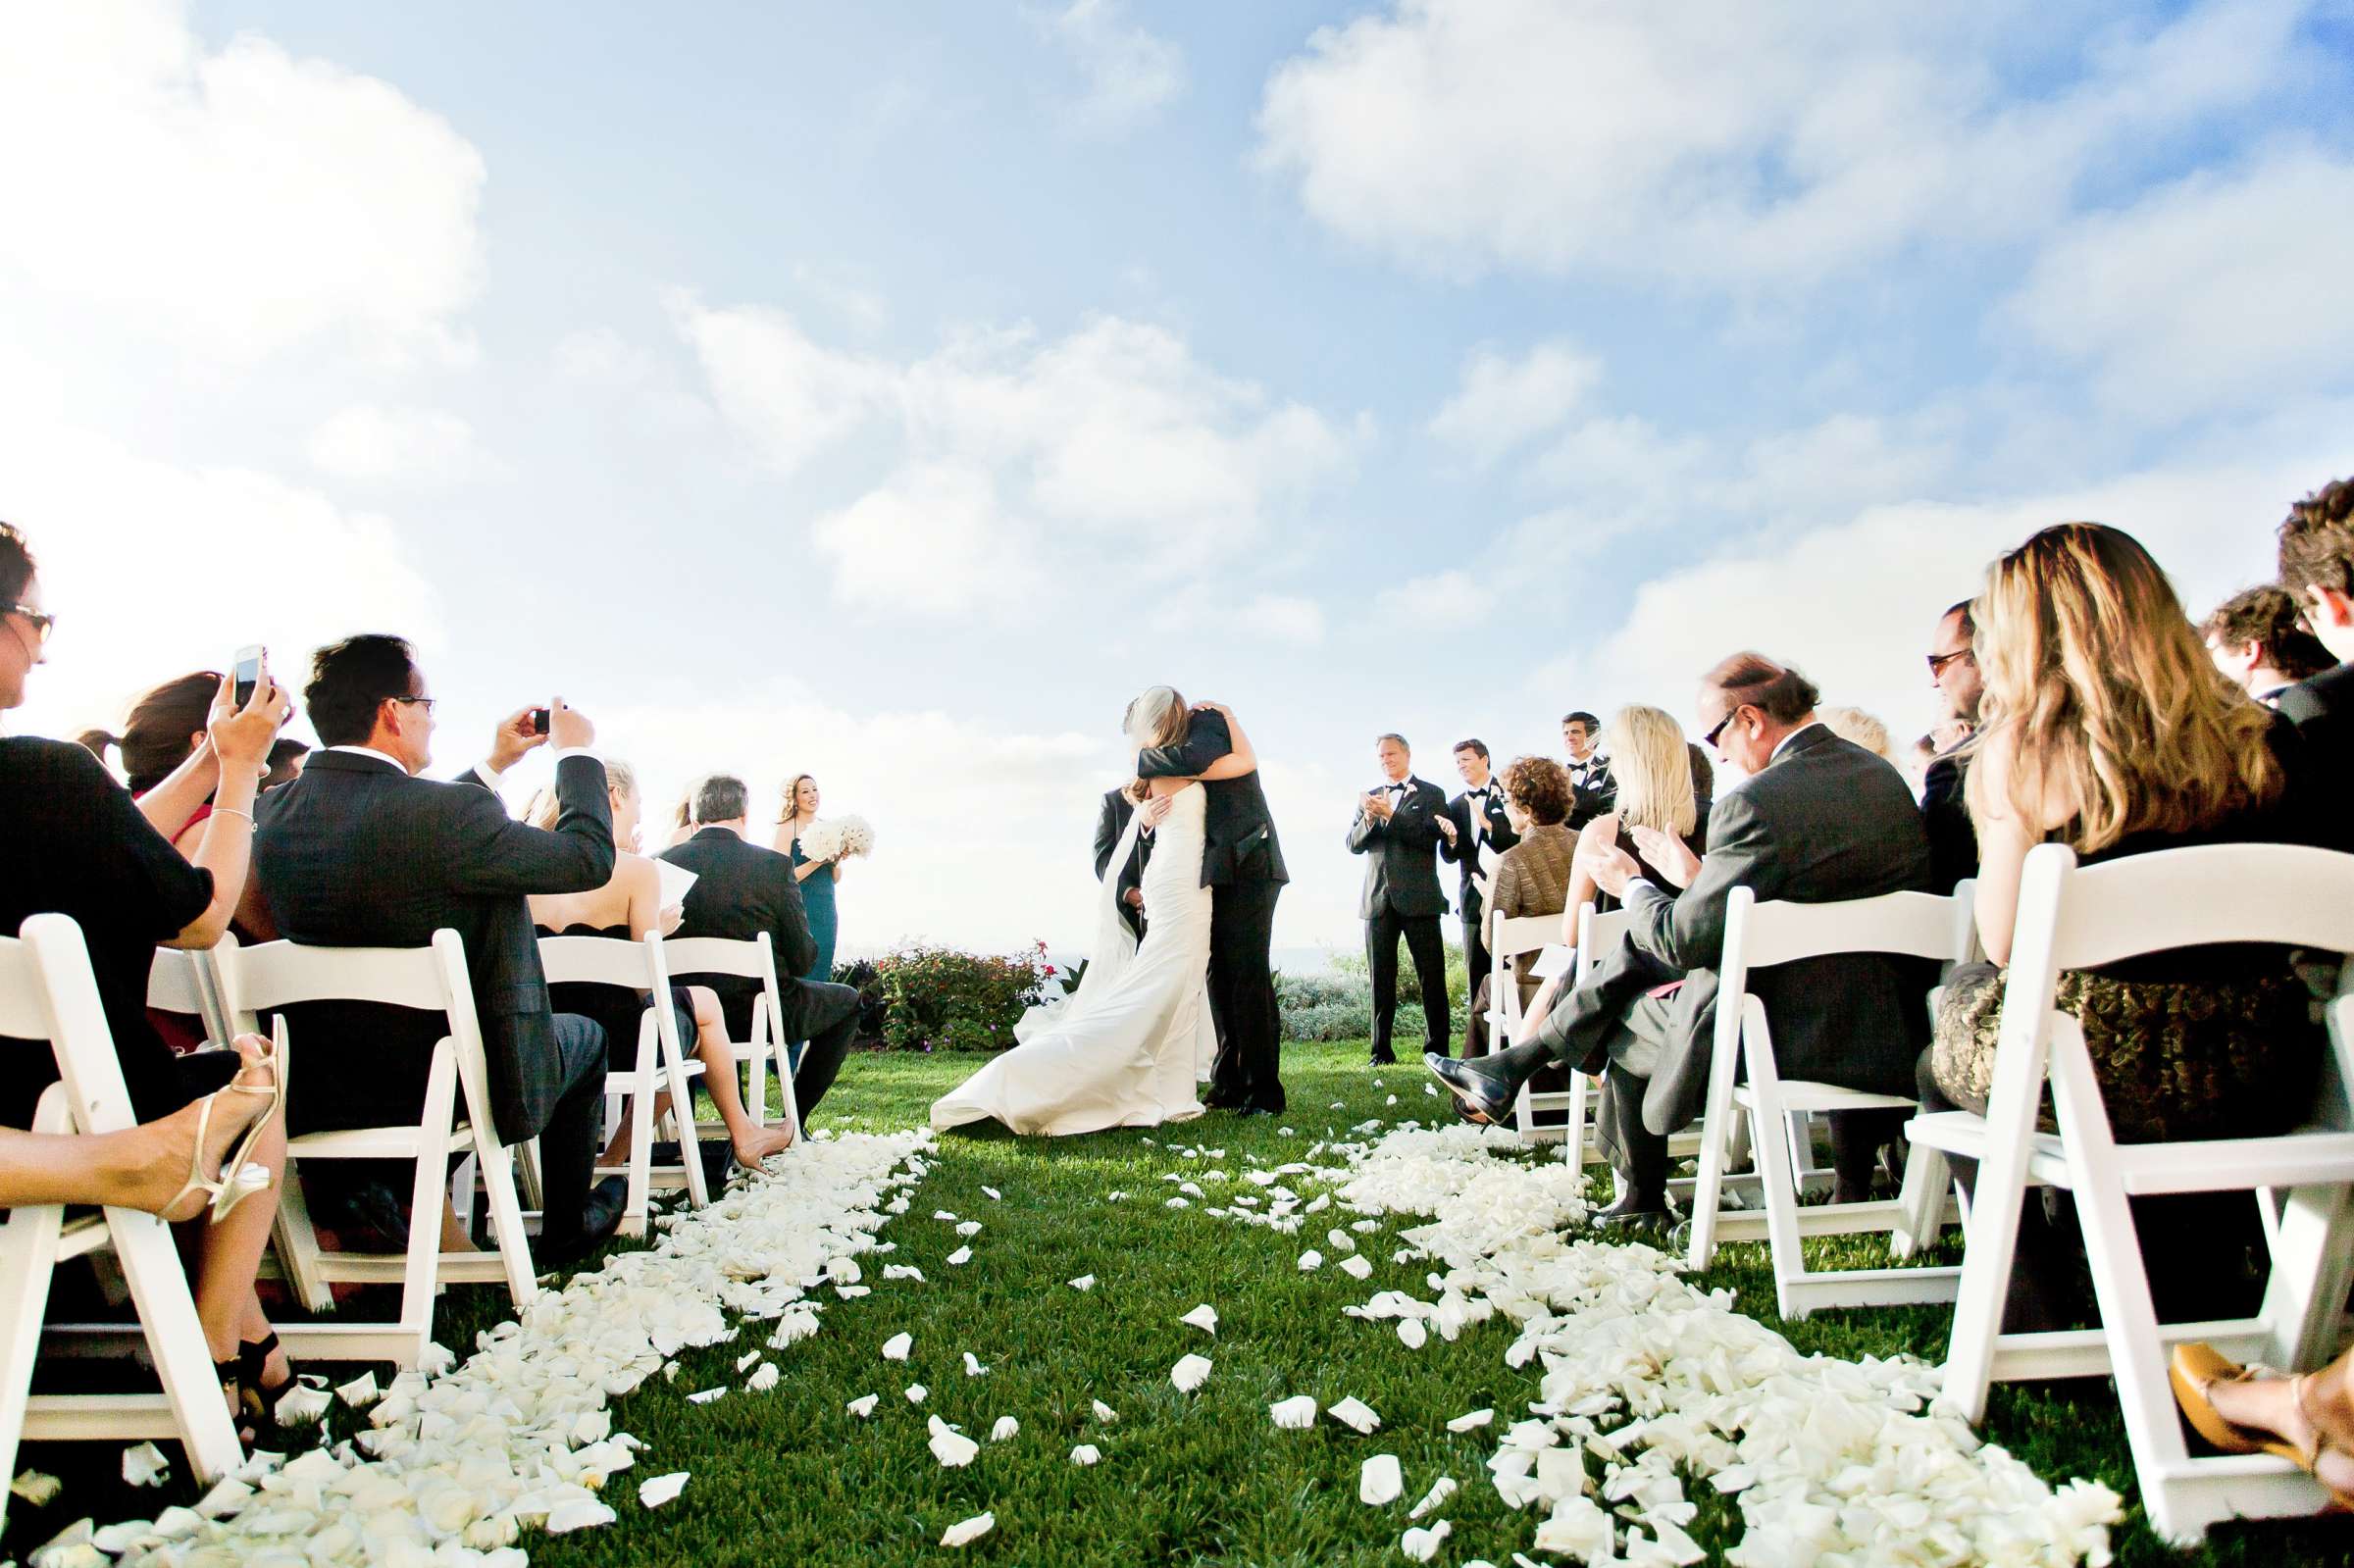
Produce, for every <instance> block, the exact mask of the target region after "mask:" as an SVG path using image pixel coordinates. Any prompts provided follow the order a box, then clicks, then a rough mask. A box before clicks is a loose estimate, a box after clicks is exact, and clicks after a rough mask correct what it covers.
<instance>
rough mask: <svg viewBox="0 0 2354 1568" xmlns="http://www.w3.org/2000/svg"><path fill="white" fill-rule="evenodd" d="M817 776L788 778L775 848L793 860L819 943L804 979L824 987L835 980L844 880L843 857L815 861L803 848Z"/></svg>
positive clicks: (813, 815)
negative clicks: (838, 888)
mask: <svg viewBox="0 0 2354 1568" xmlns="http://www.w3.org/2000/svg"><path fill="white" fill-rule="evenodd" d="M817 807H818V792H817V775H815V774H813V773H796V774H794V775H793V776H792V777H791V778H789V779H787V780H786V781H785V800H784V814H783V815H782V816H780V817H778V818H777V838H776V843H775V844H774V845H773V846H772V847H774V848H775V850H776V851H777V853H778V854H780V855H789V856H791V857H792V859H793V880H794V881H795V882H797V883H799V884H800V885H801V911H802V913H803V914H805V915H807V916H808V917H809V936H810V939H811V940H813V941H815V942H816V943H817V957H816V958H815V959H813V960H812V961H811V962H810V965H809V968H808V971H807V972H806V973H804V974H803V975H802V976H801V979H803V980H806V981H812V982H814V983H816V984H817V985H820V986H823V985H825V984H826V983H827V982H829V981H831V980H832V979H833V978H834V937H835V933H836V931H837V930H838V928H837V926H836V924H835V922H836V918H837V917H836V913H835V909H834V888H835V885H837V884H838V883H840V882H841V881H842V856H841V855H840V854H833V855H828V856H827V857H826V858H825V859H823V860H812V859H810V858H809V854H808V851H806V850H804V849H803V848H802V847H801V835H802V834H803V833H806V832H807V831H808V830H809V828H810V826H811V825H812V824H814V823H815V822H816V821H817Z"/></svg>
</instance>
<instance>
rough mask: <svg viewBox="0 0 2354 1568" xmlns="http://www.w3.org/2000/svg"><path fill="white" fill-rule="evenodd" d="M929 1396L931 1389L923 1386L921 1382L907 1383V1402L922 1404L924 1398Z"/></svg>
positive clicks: (930, 1395)
mask: <svg viewBox="0 0 2354 1568" xmlns="http://www.w3.org/2000/svg"><path fill="white" fill-rule="evenodd" d="M931 1397H932V1391H931V1390H930V1389H927V1388H925V1387H924V1386H923V1385H922V1384H920V1383H910V1384H909V1385H907V1402H908V1403H909V1404H922V1403H923V1402H924V1401H925V1400H926V1399H929V1398H931Z"/></svg>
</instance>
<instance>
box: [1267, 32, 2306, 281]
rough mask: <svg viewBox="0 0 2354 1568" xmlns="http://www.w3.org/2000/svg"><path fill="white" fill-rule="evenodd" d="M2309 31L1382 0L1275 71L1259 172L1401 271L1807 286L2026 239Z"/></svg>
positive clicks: (2209, 112) (2219, 103)
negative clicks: (1943, 245)
mask: <svg viewBox="0 0 2354 1568" xmlns="http://www.w3.org/2000/svg"><path fill="white" fill-rule="evenodd" d="M2304 9H2305V3H2304V0H2254V3H2239V0H2209V3H2208V4H2206V5H2203V6H2200V7H2198V8H2197V9H2194V10H2192V11H2191V12H2189V13H2188V14H2186V15H2182V16H2180V17H2178V18H2176V19H2175V20H2172V21H2168V20H2166V19H2165V18H2164V17H2163V15H2162V14H2153V15H2149V16H2145V17H2143V18H2141V19H2137V20H2136V21H2134V22H2130V23H2124V22H2121V21H2120V19H2118V18H2117V17H2116V16H2115V14H2114V12H2113V11H2110V10H2108V9H2106V8H2102V7H2097V6H2093V5H2091V4H2089V3H2079V4H2074V5H2061V6H2058V7H2053V6H2034V5H2029V4H2027V3H2026V0H2000V3H1995V4H1991V5H1975V6H1971V5H1959V4H1951V5H1932V6H1885V5H1877V4H1872V3H1869V0H1829V3H1824V4H1817V5H1806V6H1735V7H1729V8H1728V7H1679V6H1656V5H1648V4H1644V3H1642V0H1605V3H1601V4H1596V5H1587V6H1574V7H1570V6H1561V5H1557V4H1554V3H1553V0H1395V3H1394V4H1393V6H1392V7H1391V9H1390V10H1389V11H1388V12H1386V13H1384V14H1377V15H1372V16H1366V17H1362V18H1359V19H1357V20H1356V21H1354V22H1351V23H1348V24H1346V25H1340V26H1332V27H1324V28H1320V29H1318V30H1317V31H1316V32H1315V33H1314V34H1313V35H1312V36H1311V37H1310V38H1309V40H1308V42H1307V46H1306V49H1305V52H1304V53H1303V54H1301V55H1299V56H1297V57H1295V58H1294V59H1292V60H1290V61H1288V62H1287V63H1285V64H1284V65H1283V66H1281V67H1280V68H1278V69H1277V71H1276V72H1275V73H1274V74H1273V75H1272V76H1270V78H1269V79H1268V82H1267V85H1266V89H1265V93H1264V96H1263V99H1262V102H1261V107H1260V113H1259V121H1258V124H1259V132H1260V138H1261V139H1260V147H1259V155H1258V156H1259V162H1260V165H1261V167H1263V168H1265V169H1267V170H1268V171H1270V172H1272V173H1274V174H1276V175H1278V176H1280V177H1283V178H1285V179H1287V180H1288V181H1290V182H1291V183H1293V184H1294V185H1295V186H1296V188H1297V192H1298V195H1299V199H1300V202H1301V204H1302V206H1303V207H1304V208H1305V211H1306V212H1307V213H1308V214H1309V215H1310V216H1311V217H1313V218H1314V219H1315V220H1316V221H1318V222H1319V223H1321V224H1323V225H1325V226H1326V227H1328V228H1331V229H1333V230H1334V231H1336V232H1338V233H1340V234H1342V235H1343V236H1345V237H1347V238H1349V239H1351V240H1353V241H1355V242H1356V243H1359V244H1362V245H1365V246H1367V247H1370V248H1372V249H1375V250H1379V251H1382V252H1385V253H1388V254H1391V255H1393V256H1396V257H1399V258H1401V259H1403V260H1405V261H1407V262H1408V263H1410V264H1413V265H1417V266H1422V267H1428V268H1433V269H1438V270H1442V271H1447V272H1452V273H1476V272H1480V271H1485V270H1488V269H1491V268H1497V267H1504V268H1517V269H1531V270H1536V271H1540V272H1563V271H1569V270H1572V269H1579V268H1594V269H1598V270H1602V271H1606V272H1612V273H1617V274H1621V275H1627V276H1633V277H1636V278H1644V279H1652V278H1670V279H1679V278H1680V279H1685V280H1694V281H1701V282H1707V283H1710V284H1715V285H1724V286H1731V287H1736V288H1742V289H1748V288H1755V287H1760V286H1769V285H1772V284H1774V283H1777V282H1783V283H1787V282H1798V283H1805V282H1811V281H1815V280H1817V279H1819V278H1822V277H1824V276H1826V275H1829V274H1832V273H1836V272H1840V271H1844V270H1849V269H1853V268H1857V267H1860V266H1863V265H1866V264H1868V263H1870V262H1873V261H1876V260H1879V259H1882V258H1885V257H1888V256H1890V255H1892V254H1894V253H1896V252H1898V251H1900V250H1902V249H1904V248H1905V247H1907V246H1909V245H1912V244H1914V243H1916V242H1919V241H1922V240H1937V241H1944V242H1958V243H1964V244H1972V245H1975V244H1983V243H1988V242H1994V241H2002V240H2006V239H2015V238H2018V237H2021V236H2024V235H2029V234H2032V233H2034V232H2035V231H2036V230H2037V229H2038V228H2041V227H2042V226H2044V225H2046V224H2048V223H2049V222H2051V221H2052V220H2054V219H2055V218H2057V217H2058V216H2060V215H2061V214H2062V213H2064V212H2065V211H2066V209H2067V207H2068V205H2069V203H2070V201H2071V200H2072V198H2073V193H2074V190H2075V188H2076V185H2077V183H2078V181H2079V180H2080V179H2081V178H2082V177H2084V176H2085V175H2086V174H2087V173H2088V172H2091V171H2094V170H2099V171H2101V172H2102V173H2103V174H2108V173H2110V172H2111V170H2112V168H2113V166H2114V165H2115V164H2116V163H2117V162H2118V161H2120V160H2123V159H2129V158H2132V157H2137V156H2142V155H2145V154H2146V153H2147V152H2148V151H2149V150H2150V149H2152V148H2153V147H2156V146H2161V145H2164V144H2166V143H2167V142H2168V141H2169V140H2170V138H2175V137H2177V136H2181V135H2183V134H2186V133H2189V132H2192V131H2195V130H2196V129H2197V128H2198V127H2199V126H2202V125H2204V124H2205V123H2206V122H2207V121H2208V120H2209V119H2211V118H2212V117H2214V116H2215V115H2217V114H2219V113H2222V112H2227V111H2230V110H2233V109H2236V108H2238V107H2240V106H2243V105H2246V104H2249V103H2251V102H2254V101H2256V100H2258V99H2259V98H2260V97H2262V96H2263V95H2266V94H2268V93H2272V92H2276V91H2277V90H2278V84H2279V83H2280V82H2282V81H2283V80H2289V79H2295V76H2296V70H2295V66H2296V62H2297V59H2298V56H2297V54H2296V50H2297V48H2298V45H2297V44H2296V42H2295V39H2294V32H2295V27H2296V24H2297V21H2298V19H2299V17H2300V15H2301V13H2302V12H2303V11H2304ZM2086 38H2091V39H2093V40H2094V42H2093V43H2092V45H2091V46H2090V47H2087V46H2086V45H2085V42H2084V40H2085V39H2086ZM2016 83H2027V84H2031V85H2030V86H2029V88H2028V90H2026V91H2023V92H2018V93H2015V92H2013V91H2012V88H2013V86H2014V84H2016Z"/></svg>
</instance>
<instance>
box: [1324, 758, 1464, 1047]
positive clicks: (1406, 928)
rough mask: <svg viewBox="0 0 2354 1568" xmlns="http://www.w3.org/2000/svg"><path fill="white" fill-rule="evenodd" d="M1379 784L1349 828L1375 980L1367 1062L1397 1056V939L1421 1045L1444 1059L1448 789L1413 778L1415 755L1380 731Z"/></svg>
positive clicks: (1448, 1038)
mask: <svg viewBox="0 0 2354 1568" xmlns="http://www.w3.org/2000/svg"><path fill="white" fill-rule="evenodd" d="M1373 759H1374V761H1375V762H1377V763H1379V764H1380V766H1381V772H1382V782H1381V783H1380V784H1376V785H1374V786H1373V787H1372V788H1370V789H1368V790H1366V791H1365V792H1364V793H1363V794H1361V795H1359V796H1358V797H1357V800H1356V820H1355V821H1354V822H1352V823H1351V824H1350V825H1349V852H1350V853H1351V854H1353V855H1364V856H1366V857H1367V859H1366V862H1365V890H1364V893H1363V895H1362V896H1361V897H1360V898H1359V899H1358V900H1357V910H1356V912H1357V915H1358V916H1359V917H1360V918H1361V919H1362V920H1363V921H1364V923H1365V965H1366V967H1367V969H1369V970H1370V971H1371V972H1372V979H1373V1048H1372V1053H1371V1060H1372V1064H1373V1065H1374V1066H1375V1067H1382V1066H1386V1065H1388V1064H1389V1063H1391V1062H1394V1061H1396V1060H1397V1059H1398V1057H1397V1055H1396V1053H1395V1052H1394V1051H1392V1050H1391V1048H1390V1027H1391V1023H1392V1021H1393V1020H1394V1019H1395V1018H1396V1017H1397V1013H1398V938H1399V937H1401V936H1404V937H1405V938H1406V949H1407V952H1408V953H1411V954H1412V955H1413V960H1414V979H1415V981H1416V982H1417V983H1418V984H1419V985H1420V986H1421V987H1422V1024H1423V1030H1424V1042H1423V1043H1424V1047H1425V1049H1427V1050H1428V1051H1430V1052H1432V1053H1434V1054H1436V1055H1439V1056H1445V1055H1446V1054H1447V1050H1448V1047H1449V1046H1450V1045H1451V1044H1452V1043H1453V1041H1454V1039H1455V1018H1454V1015H1453V1013H1452V1011H1451V1010H1450V1009H1449V1007H1448V1005H1447V947H1446V943H1445V941H1444V939H1443V938H1441V936H1439V917H1440V916H1441V915H1443V914H1445V913H1447V894H1446V892H1445V890H1444V889H1442V888H1441V887H1440V886H1439V843H1440V841H1441V840H1442V839H1444V840H1445V841H1446V842H1448V843H1450V844H1452V843H1454V842H1455V835H1456V829H1455V822H1454V819H1452V818H1450V817H1449V816H1448V815H1447V792H1446V791H1445V790H1443V789H1441V788H1440V787H1439V786H1438V785H1437V784H1432V783H1430V782H1429V781H1428V780H1426V779H1417V778H1415V777H1414V775H1413V760H1414V758H1413V753H1412V752H1411V751H1409V750H1408V749H1407V744H1406V737H1405V736H1404V735H1399V734H1385V735H1381V736H1379V737H1377V738H1376V739H1375V740H1374V742H1373Z"/></svg>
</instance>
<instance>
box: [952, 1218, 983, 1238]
mask: <svg viewBox="0 0 2354 1568" xmlns="http://www.w3.org/2000/svg"><path fill="white" fill-rule="evenodd" d="M956 1234H957V1235H958V1236H961V1237H966V1238H968V1239H969V1238H971V1237H976V1236H979V1235H980V1234H981V1222H980V1221H979V1220H967V1221H965V1222H964V1223H963V1224H962V1225H959V1226H958V1227H956Z"/></svg>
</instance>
